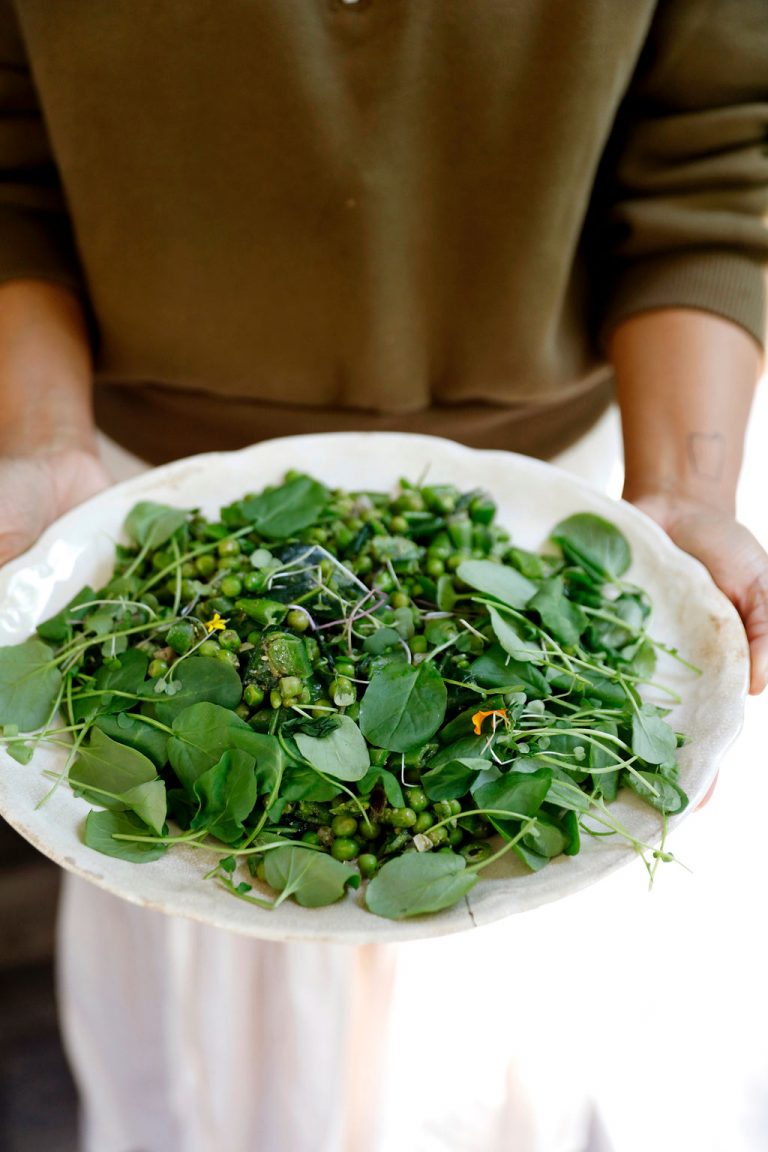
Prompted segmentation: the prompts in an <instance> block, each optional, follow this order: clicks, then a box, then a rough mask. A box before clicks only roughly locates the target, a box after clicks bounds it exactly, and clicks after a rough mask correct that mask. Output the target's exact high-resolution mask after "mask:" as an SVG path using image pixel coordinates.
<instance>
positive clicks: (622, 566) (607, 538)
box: [550, 512, 632, 580]
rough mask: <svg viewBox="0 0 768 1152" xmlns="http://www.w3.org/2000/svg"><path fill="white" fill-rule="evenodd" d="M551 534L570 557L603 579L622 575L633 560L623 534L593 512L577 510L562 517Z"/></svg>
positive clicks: (613, 578) (611, 578)
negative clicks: (566, 516) (571, 514)
mask: <svg viewBox="0 0 768 1152" xmlns="http://www.w3.org/2000/svg"><path fill="white" fill-rule="evenodd" d="M550 538H551V539H552V540H553V541H554V542H555V543H556V544H559V545H560V547H561V549H562V551H563V554H564V555H565V556H566V557H567V558H568V559H569V560H571V561H573V562H575V563H576V564H581V565H582V566H583V567H584V568H586V569H587V571H588V572H591V573H594V574H595V575H597V576H598V577H599V578H601V579H603V580H615V579H617V578H618V577H619V576H622V575H623V574H624V573H625V572H626V571H627V569H628V568H629V566H630V564H631V562H632V553H631V551H630V547H629V544H628V543H627V539H626V537H625V536H624V534H623V533H622V532H620V531H619V529H618V528H617V527H616V526H615V525H614V524H611V523H610V522H609V521H608V520H604V519H603V517H602V516H596V515H595V514H594V513H593V512H578V513H577V514H576V515H575V516H569V517H568V518H567V519H565V520H561V521H560V523H559V524H556V525H555V527H554V528H553V529H552V532H551V534H550Z"/></svg>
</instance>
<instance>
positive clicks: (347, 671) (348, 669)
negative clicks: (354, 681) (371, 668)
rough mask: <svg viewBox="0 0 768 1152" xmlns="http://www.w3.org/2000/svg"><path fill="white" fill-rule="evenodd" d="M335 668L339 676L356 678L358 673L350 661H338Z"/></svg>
mask: <svg viewBox="0 0 768 1152" xmlns="http://www.w3.org/2000/svg"><path fill="white" fill-rule="evenodd" d="M334 667H335V671H336V675H337V676H346V677H350V676H354V674H355V671H356V669H355V666H354V664H351V663H350V662H349V661H348V660H337V661H336V664H335V666H334Z"/></svg>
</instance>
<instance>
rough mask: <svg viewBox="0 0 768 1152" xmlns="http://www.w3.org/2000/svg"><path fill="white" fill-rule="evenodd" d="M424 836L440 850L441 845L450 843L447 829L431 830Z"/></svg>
mask: <svg viewBox="0 0 768 1152" xmlns="http://www.w3.org/2000/svg"><path fill="white" fill-rule="evenodd" d="M424 835H425V836H426V837H427V839H428V840H431V841H432V843H433V844H434V846H435V848H439V847H440V845H441V844H445V843H447V841H448V830H447V829H446V828H430V829H429V831H428V832H425V833H424Z"/></svg>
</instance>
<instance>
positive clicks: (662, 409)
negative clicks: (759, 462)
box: [609, 309, 760, 515]
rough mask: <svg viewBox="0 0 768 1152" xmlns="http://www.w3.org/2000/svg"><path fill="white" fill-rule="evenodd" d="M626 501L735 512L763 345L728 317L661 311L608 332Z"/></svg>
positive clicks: (637, 318) (692, 312)
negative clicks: (737, 489)
mask: <svg viewBox="0 0 768 1152" xmlns="http://www.w3.org/2000/svg"><path fill="white" fill-rule="evenodd" d="M609 353H610V358H611V361H612V363H613V367H614V371H615V374H616V383H617V393H618V401H619V406H620V408H621V419H622V428H623V435H624V452H625V473H626V475H625V489H624V495H625V496H626V498H627V499H629V500H633V501H637V500H645V499H648V498H656V499H658V500H659V501H665V502H666V503H667V504H668V505H669V509H670V512H673V511H674V510H675V508H677V507H684V506H687V505H689V504H691V503H693V504H700V505H702V506H705V507H707V508H712V509H717V510H718V511H721V512H726V513H729V514H731V515H732V514H733V512H734V507H735V495H736V485H737V481H738V477H739V471H740V468H741V460H742V452H743V445H744V433H745V430H746V426H747V421H748V418H749V410H750V406H751V403H752V396H753V393H754V389H755V384H756V381H757V378H758V375H759V372H760V351H759V349H758V346H757V345H756V344H755V342H754V340H753V339H752V338H751V337H750V336H749V335H748V334H747V333H746V332H745V331H744V330H743V329H741V328H739V327H737V326H736V325H735V324H732V323H731V322H730V321H728V320H723V319H721V318H720V317H718V316H714V315H711V314H709V313H706V312H697V311H688V310H685V309H664V310H659V311H655V312H644V313H640V314H639V315H636V316H633V317H630V318H629V319H628V320H626V321H624V322H623V323H622V324H621V325H619V327H618V328H617V329H616V331H615V332H614V334H613V338H612V341H611V345H610V349H609Z"/></svg>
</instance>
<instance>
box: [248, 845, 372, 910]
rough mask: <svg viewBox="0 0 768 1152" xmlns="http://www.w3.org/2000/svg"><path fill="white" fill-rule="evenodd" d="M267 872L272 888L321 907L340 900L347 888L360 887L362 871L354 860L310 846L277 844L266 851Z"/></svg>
mask: <svg viewBox="0 0 768 1152" xmlns="http://www.w3.org/2000/svg"><path fill="white" fill-rule="evenodd" d="M264 875H265V877H266V881H267V884H269V886H270V888H274V889H275V890H276V891H278V892H281V893H282V898H283V899H285V898H286V897H287V896H293V898H294V900H295V901H296V903H297V904H301V905H302V907H303V908H322V907H323V906H324V905H326V904H335V903H336V901H337V900H341V898H342V896H343V895H344V893H345V892H346V890H347V888H359V886H360V875H359V873H358V871H357V869H356V868H355V867H354V866H353V865H351V864H344V863H342V862H341V861H340V860H334V858H333V857H332V856H328V855H327V854H326V853H325V852H315V851H313V850H312V849H311V848H300V847H298V846H296V847H293V846H291V847H286V848H275V849H273V850H272V851H270V852H265V853H264Z"/></svg>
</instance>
